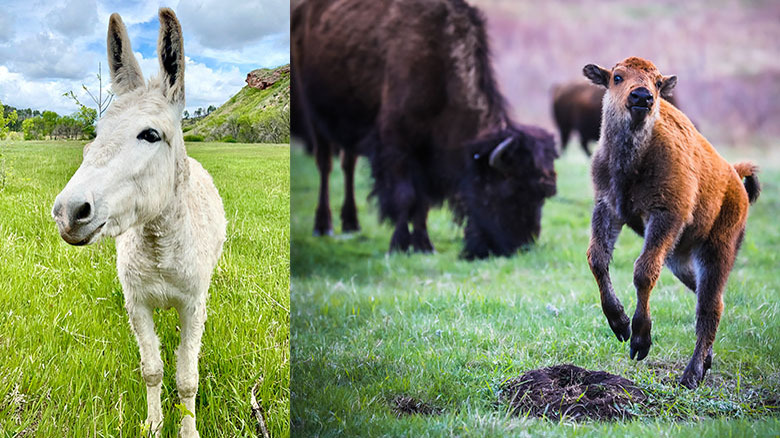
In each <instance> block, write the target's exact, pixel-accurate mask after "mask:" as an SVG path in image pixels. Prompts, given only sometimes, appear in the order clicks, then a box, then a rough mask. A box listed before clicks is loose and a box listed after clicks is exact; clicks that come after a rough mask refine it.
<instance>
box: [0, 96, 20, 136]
mask: <svg viewBox="0 0 780 438" xmlns="http://www.w3.org/2000/svg"><path fill="white" fill-rule="evenodd" d="M0 108H3V102H0ZM17 117H18V116H17V115H16V110H13V111H11V112H10V113H8V115H7V116H6V115H5V111H0V138H5V136H6V134H8V131H9V129H10V125H13V124H14V123H16V119H17Z"/></svg>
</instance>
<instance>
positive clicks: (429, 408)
mask: <svg viewBox="0 0 780 438" xmlns="http://www.w3.org/2000/svg"><path fill="white" fill-rule="evenodd" d="M392 405H393V411H394V412H395V414H396V415H398V416H399V417H400V416H402V415H412V414H422V415H438V414H441V409H440V408H438V407H436V406H433V405H431V404H429V403H425V402H424V401H420V400H417V399H415V398H414V397H407V396H397V397H395V398H393V401H392Z"/></svg>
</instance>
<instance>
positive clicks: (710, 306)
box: [680, 239, 736, 389]
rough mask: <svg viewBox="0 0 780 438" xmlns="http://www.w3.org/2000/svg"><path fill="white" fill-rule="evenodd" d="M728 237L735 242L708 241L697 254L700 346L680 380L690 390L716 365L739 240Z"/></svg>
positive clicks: (697, 305)
mask: <svg viewBox="0 0 780 438" xmlns="http://www.w3.org/2000/svg"><path fill="white" fill-rule="evenodd" d="M728 240H731V241H732V244H731V245H729V244H725V245H724V244H723V243H722V242H723V241H718V242H707V243H705V244H703V245H702V247H701V248H700V250H699V252H698V253H697V257H696V259H697V263H698V268H699V276H698V282H697V284H696V295H697V303H696V348H694V350H693V356H692V357H691V360H690V362H688V366H687V367H685V371H684V372H683V375H682V378H681V379H680V384H682V385H683V386H685V387H687V388H690V389H695V388H696V387H698V386H699V384H700V383H701V381H702V380H704V375H705V374H706V373H707V370H708V369H709V368H710V367H711V366H712V345H713V344H714V343H715V334H716V333H717V331H718V324H720V317H721V314H722V313H723V290H724V289H725V287H726V280H727V279H728V276H729V272H730V271H731V267H732V266H733V265H734V259H735V256H736V239H728ZM728 240H726V242H728Z"/></svg>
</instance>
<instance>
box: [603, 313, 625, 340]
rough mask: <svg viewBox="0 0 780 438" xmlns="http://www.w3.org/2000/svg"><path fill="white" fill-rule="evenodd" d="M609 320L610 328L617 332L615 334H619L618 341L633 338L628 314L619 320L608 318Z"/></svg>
mask: <svg viewBox="0 0 780 438" xmlns="http://www.w3.org/2000/svg"><path fill="white" fill-rule="evenodd" d="M607 322H609V328H611V329H612V332H613V333H615V336H617V339H618V341H620V342H626V341H627V340H629V339H631V325H630V324H629V322H628V317H627V316H626V315H621V317H620V318H619V319H618V320H617V321H614V320H611V319H610V320H607Z"/></svg>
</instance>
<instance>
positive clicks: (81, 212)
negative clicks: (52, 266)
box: [52, 193, 106, 246]
mask: <svg viewBox="0 0 780 438" xmlns="http://www.w3.org/2000/svg"><path fill="white" fill-rule="evenodd" d="M52 217H54V220H55V222H57V228H58V229H59V232H60V237H62V239H63V240H64V241H65V242H67V243H69V244H71V245H77V246H80V245H87V244H89V243H92V242H91V241H92V239H93V237H95V236H96V235H97V234H98V233H99V232H100V231H101V230H102V229H103V226H104V225H105V224H106V223H105V222H102V223H99V222H98V221H96V220H95V202H94V200H93V197H92V194H91V193H88V194H73V195H70V196H63V194H60V195H59V196H57V199H56V200H55V201H54V208H53V209H52Z"/></svg>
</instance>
